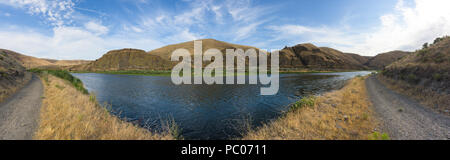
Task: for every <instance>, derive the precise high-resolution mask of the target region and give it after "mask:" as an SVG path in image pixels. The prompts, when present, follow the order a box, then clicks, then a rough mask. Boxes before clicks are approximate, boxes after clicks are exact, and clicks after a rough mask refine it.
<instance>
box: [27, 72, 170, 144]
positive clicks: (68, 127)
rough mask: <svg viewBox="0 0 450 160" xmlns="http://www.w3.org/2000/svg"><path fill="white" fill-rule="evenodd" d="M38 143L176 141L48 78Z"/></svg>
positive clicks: (58, 81)
mask: <svg viewBox="0 0 450 160" xmlns="http://www.w3.org/2000/svg"><path fill="white" fill-rule="evenodd" d="M44 84H45V85H44V88H45V97H43V98H44V99H43V106H42V108H41V115H40V124H39V128H38V129H37V132H36V133H35V135H34V139H38V140H172V139H174V138H173V136H172V133H171V131H170V129H169V127H167V128H168V129H167V130H165V131H164V132H162V133H152V132H150V131H148V130H146V129H144V128H140V127H137V126H135V125H133V124H132V123H129V122H125V121H122V120H120V119H119V118H117V117H115V116H113V115H111V114H110V112H108V111H107V110H106V109H105V108H104V107H102V106H100V105H99V104H98V103H97V102H96V101H95V100H93V99H92V96H89V95H85V94H82V93H81V92H79V91H78V90H76V89H75V88H74V87H73V86H71V85H70V84H69V82H67V81H64V80H62V79H59V78H56V77H54V76H51V75H48V83H47V82H45V83H44Z"/></svg>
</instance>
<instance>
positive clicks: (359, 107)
mask: <svg viewBox="0 0 450 160" xmlns="http://www.w3.org/2000/svg"><path fill="white" fill-rule="evenodd" d="M364 80H365V77H357V78H354V79H352V80H350V81H349V82H348V84H347V85H346V86H345V87H344V88H343V89H341V90H338V91H334V92H330V93H327V94H325V95H323V96H319V97H306V98H304V99H302V100H300V101H298V102H297V103H295V104H292V105H291V110H290V111H289V112H287V113H286V114H285V115H284V116H282V117H281V118H279V119H276V120H274V121H272V122H271V123H268V124H265V125H263V126H262V127H260V128H257V129H249V130H248V131H247V134H246V135H245V136H244V137H243V139H244V140H370V139H374V140H377V139H389V136H388V135H387V134H381V133H379V131H378V130H376V129H377V128H379V122H378V120H377V119H376V118H375V116H374V112H373V111H372V108H371V107H370V105H371V103H370V102H369V101H368V97H367V93H366V87H365V82H364Z"/></svg>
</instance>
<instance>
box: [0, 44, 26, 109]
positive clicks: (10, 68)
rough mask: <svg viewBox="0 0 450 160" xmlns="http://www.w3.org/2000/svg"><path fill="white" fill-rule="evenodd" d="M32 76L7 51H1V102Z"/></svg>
mask: <svg viewBox="0 0 450 160" xmlns="http://www.w3.org/2000/svg"><path fill="white" fill-rule="evenodd" d="M30 78H31V75H30V74H29V73H27V72H26V70H25V67H23V66H22V65H20V63H19V62H17V60H16V59H15V58H14V57H12V56H11V54H9V52H7V51H5V50H0V102H1V101H2V100H3V99H5V98H6V97H8V96H9V95H11V94H12V93H14V92H15V91H16V90H17V89H18V88H19V87H20V86H21V85H23V84H24V83H25V82H27V81H28V80H29V79H30Z"/></svg>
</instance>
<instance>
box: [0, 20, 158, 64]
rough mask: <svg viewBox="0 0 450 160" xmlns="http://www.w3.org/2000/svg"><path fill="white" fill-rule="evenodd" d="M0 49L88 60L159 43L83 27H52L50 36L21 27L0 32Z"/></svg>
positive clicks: (145, 47) (46, 56) (4, 29)
mask: <svg viewBox="0 0 450 160" xmlns="http://www.w3.org/2000/svg"><path fill="white" fill-rule="evenodd" d="M0 44H1V48H7V49H13V50H14V51H17V52H19V53H23V54H26V55H30V56H36V57H42V58H52V59H90V60H94V59H97V58H99V57H101V56H102V55H103V54H105V53H106V52H107V51H109V50H112V49H121V48H139V49H147V50H150V49H155V48H157V47H160V46H162V45H163V44H162V43H161V42H159V41H157V40H153V39H151V38H148V37H132V36H128V35H114V36H109V37H100V36H99V35H98V34H95V33H92V32H91V31H88V30H86V29H84V28H79V27H56V28H54V29H53V35H51V36H48V35H44V34H42V33H39V32H36V31H33V30H29V29H24V28H14V27H10V28H2V29H0Z"/></svg>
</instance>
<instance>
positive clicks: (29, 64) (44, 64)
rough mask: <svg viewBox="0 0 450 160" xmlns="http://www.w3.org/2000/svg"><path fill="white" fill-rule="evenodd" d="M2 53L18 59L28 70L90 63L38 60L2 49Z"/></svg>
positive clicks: (82, 61)
mask: <svg viewBox="0 0 450 160" xmlns="http://www.w3.org/2000/svg"><path fill="white" fill-rule="evenodd" d="M0 51H1V52H4V53H7V54H8V55H10V56H11V57H13V58H14V59H16V60H17V61H18V62H19V63H20V64H21V65H22V66H24V67H25V68H27V69H31V68H55V69H58V68H61V67H66V66H72V65H80V64H86V63H89V61H85V60H53V59H43V58H36V57H31V56H27V55H23V54H20V53H17V52H14V51H10V50H5V49H0Z"/></svg>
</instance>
